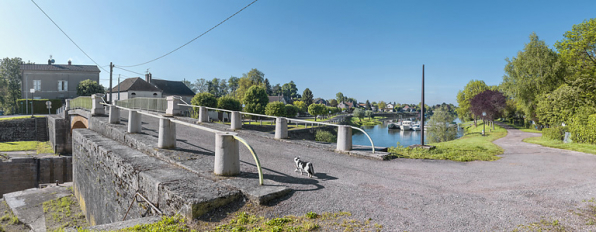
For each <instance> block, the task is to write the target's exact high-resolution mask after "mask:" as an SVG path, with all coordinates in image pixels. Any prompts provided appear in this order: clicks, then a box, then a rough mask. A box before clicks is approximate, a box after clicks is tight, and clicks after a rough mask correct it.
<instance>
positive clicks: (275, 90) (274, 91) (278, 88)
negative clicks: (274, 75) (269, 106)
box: [271, 83, 282, 96]
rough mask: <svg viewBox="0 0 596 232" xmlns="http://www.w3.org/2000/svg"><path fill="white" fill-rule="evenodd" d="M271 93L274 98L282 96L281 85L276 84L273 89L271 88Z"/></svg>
mask: <svg viewBox="0 0 596 232" xmlns="http://www.w3.org/2000/svg"><path fill="white" fill-rule="evenodd" d="M271 92H272V94H273V95H274V96H280V95H281V94H282V90H281V85H280V84H279V83H277V84H276V85H275V86H273V88H271Z"/></svg>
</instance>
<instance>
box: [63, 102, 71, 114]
mask: <svg viewBox="0 0 596 232" xmlns="http://www.w3.org/2000/svg"><path fill="white" fill-rule="evenodd" d="M69 110H70V99H66V107H64V112H62V117H63V118H67V117H68V111H69Z"/></svg>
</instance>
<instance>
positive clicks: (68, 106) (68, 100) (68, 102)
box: [65, 99, 70, 110]
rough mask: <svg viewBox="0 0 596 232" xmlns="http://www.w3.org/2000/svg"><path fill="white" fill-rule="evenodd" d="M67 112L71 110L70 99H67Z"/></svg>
mask: <svg viewBox="0 0 596 232" xmlns="http://www.w3.org/2000/svg"><path fill="white" fill-rule="evenodd" d="M65 110H70V99H66V108H65Z"/></svg>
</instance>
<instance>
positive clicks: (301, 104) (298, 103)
mask: <svg viewBox="0 0 596 232" xmlns="http://www.w3.org/2000/svg"><path fill="white" fill-rule="evenodd" d="M294 105H295V106H296V107H298V110H299V112H300V113H304V112H306V111H307V110H308V106H306V103H304V102H303V101H294Z"/></svg>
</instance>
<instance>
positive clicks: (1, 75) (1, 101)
mask: <svg viewBox="0 0 596 232" xmlns="http://www.w3.org/2000/svg"><path fill="white" fill-rule="evenodd" d="M22 63H23V61H22V60H21V58H18V57H15V58H12V59H11V58H8V57H7V58H4V59H2V60H1V61H0V108H2V109H4V113H5V114H13V113H15V112H16V107H17V99H19V98H21V76H22V75H21V64H22Z"/></svg>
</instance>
